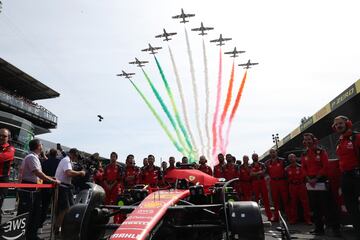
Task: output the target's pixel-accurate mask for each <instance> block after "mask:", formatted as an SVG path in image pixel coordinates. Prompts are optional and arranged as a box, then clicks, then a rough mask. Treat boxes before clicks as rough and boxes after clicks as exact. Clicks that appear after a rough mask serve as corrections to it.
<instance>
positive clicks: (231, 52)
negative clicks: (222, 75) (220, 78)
mask: <svg viewBox="0 0 360 240" xmlns="http://www.w3.org/2000/svg"><path fill="white" fill-rule="evenodd" d="M244 52H245V51H237V50H236V47H234V50H233V51H230V52H224V53H225V54H231V56H230V57H233V58H236V57H238V56H239V55H238V53H239V54H241V53H244Z"/></svg>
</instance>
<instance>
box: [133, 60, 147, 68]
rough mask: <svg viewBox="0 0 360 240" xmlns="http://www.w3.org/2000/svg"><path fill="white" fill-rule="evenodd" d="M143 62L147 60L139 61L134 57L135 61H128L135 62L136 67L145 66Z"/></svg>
mask: <svg viewBox="0 0 360 240" xmlns="http://www.w3.org/2000/svg"><path fill="white" fill-rule="evenodd" d="M145 63H148V61H140V60H139V59H137V58H135V61H133V62H129V64H136V65H137V67H145Z"/></svg>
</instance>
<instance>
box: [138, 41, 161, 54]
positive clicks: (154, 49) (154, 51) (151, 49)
mask: <svg viewBox="0 0 360 240" xmlns="http://www.w3.org/2000/svg"><path fill="white" fill-rule="evenodd" d="M159 49H162V47H153V46H151V44H150V43H149V48H145V49H143V50H141V51H143V52H149V51H150V54H157V53H158V52H156V50H159Z"/></svg>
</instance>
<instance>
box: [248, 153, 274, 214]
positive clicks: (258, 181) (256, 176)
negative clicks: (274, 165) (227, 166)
mask: <svg viewBox="0 0 360 240" xmlns="http://www.w3.org/2000/svg"><path fill="white" fill-rule="evenodd" d="M251 158H252V160H253V163H252V164H251V172H250V176H251V178H252V179H251V180H252V182H251V183H252V188H253V191H254V194H255V200H256V202H259V199H260V194H261V198H262V200H263V203H264V207H265V213H266V216H267V217H268V220H269V221H271V220H272V213H271V210H270V203H269V195H268V189H267V187H266V181H265V178H264V177H265V172H266V168H265V166H264V164H262V163H260V162H259V156H258V155H257V153H254V154H253V155H252V156H251Z"/></svg>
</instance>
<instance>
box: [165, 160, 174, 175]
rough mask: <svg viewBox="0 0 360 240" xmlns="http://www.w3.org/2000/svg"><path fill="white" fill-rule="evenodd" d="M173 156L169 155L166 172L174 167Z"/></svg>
mask: <svg viewBox="0 0 360 240" xmlns="http://www.w3.org/2000/svg"><path fill="white" fill-rule="evenodd" d="M175 168H176V167H175V158H174V157H169V167H168V168H167V170H166V172H168V171H170V170H172V169H175Z"/></svg>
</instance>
